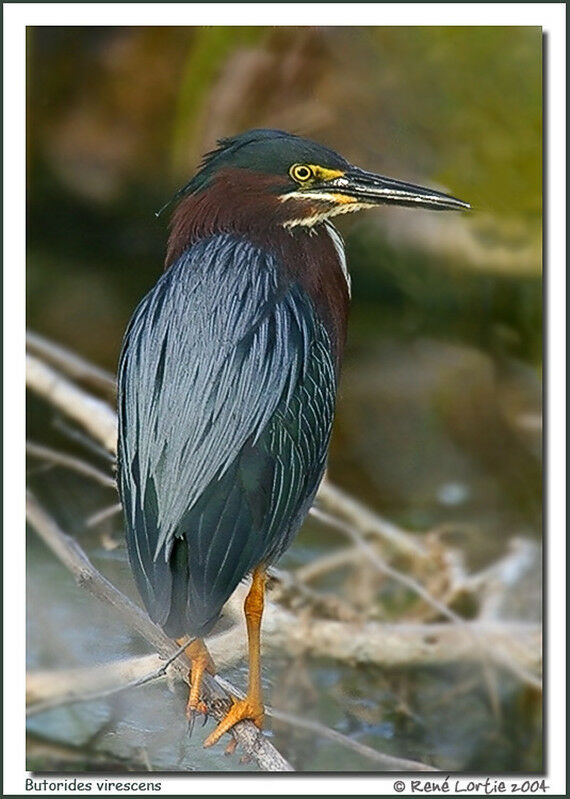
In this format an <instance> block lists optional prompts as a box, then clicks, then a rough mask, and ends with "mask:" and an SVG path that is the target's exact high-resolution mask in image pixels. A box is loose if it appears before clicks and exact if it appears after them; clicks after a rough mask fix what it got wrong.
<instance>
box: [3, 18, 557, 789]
mask: <svg viewBox="0 0 570 799" xmlns="http://www.w3.org/2000/svg"><path fill="white" fill-rule="evenodd" d="M3 11H4V121H5V129H4V170H5V171H4V232H5V240H4V265H5V270H4V389H5V394H4V401H5V404H4V436H5V439H4V440H5V449H4V501H5V506H4V635H5V648H4V652H5V663H4V699H5V705H4V708H5V711H4V794H5V795H9V796H13V795H19V794H23V793H24V792H25V778H26V771H25V707H24V703H25V658H24V655H25V644H24V641H25V617H24V607H25V604H24V589H25V582H24V580H25V577H24V567H25V550H24V543H25V542H24V518H25V513H24V508H25V491H24V485H25V451H24V440H25V422H24V409H25V374H24V352H25V263H26V261H25V156H26V148H25V141H26V137H25V26H26V25H133V24H136V25H203V24H210V25H215V24H219V21H220V20H221V19H223V21H224V24H225V25H236V26H239V25H244V24H252V23H253V24H256V25H266V24H270V25H292V24H300V25H313V24H316V25H319V24H321V23H322V19H323V12H324V11H326V19H327V25H348V26H355V25H366V26H368V25H383V26H386V25H407V24H409V23H410V20H413V24H414V25H513V24H514V25H537V26H542V27H543V29H544V32H545V33H546V35H547V41H548V46H547V49H546V63H545V75H546V78H547V85H546V87H545V88H546V94H545V110H546V112H547V117H546V124H545V134H546V136H545V148H546V151H547V153H548V158H547V159H546V164H547V167H548V173H547V174H546V175H545V187H546V196H545V209H546V215H545V223H546V224H545V240H546V242H547V244H548V248H547V250H546V255H547V268H548V271H547V276H548V281H547V285H546V288H547V296H546V300H547V307H548V317H547V331H548V337H547V343H548V348H549V350H548V370H547V378H548V380H547V391H548V394H547V400H548V401H547V407H546V410H547V415H548V428H547V429H548V445H547V449H546V454H547V461H546V467H547V475H548V484H547V490H546V497H545V499H546V506H547V520H548V546H547V550H546V551H547V563H546V569H547V574H548V581H547V583H546V586H545V588H546V592H547V609H548V617H547V625H546V632H547V638H546V640H547V642H548V656H547V660H546V663H547V688H548V690H547V693H546V699H547V703H546V708H545V710H546V722H547V724H546V728H545V736H546V743H547V745H546V750H545V751H546V755H547V775H546V777H545V780H546V783H547V784H548V786H549V790H548V791H547V795H565V793H566V785H565V757H566V737H565V716H564V714H565V706H566V701H565V700H566V693H565V678H566V661H565V635H564V632H565V629H566V616H565V606H564V602H563V598H564V596H565V562H566V557H565V555H566V552H565V547H566V540H565V530H566V524H565V518H566V514H565V490H566V467H565V438H566V436H565V430H566V423H565V408H566V393H565V363H566V336H565V333H566V325H565V322H566V316H565V311H566V304H565V298H566V274H565V268H564V265H565V263H566V258H565V251H566V248H565V218H566V209H565V197H566V193H565V185H566V184H565V175H566V169H565V142H566V131H565V97H566V92H565V74H566V65H565V5H564V3H548V4H542V3H400V4H392V3H355V4H350V3H326V4H321V3H283V4H275V3H219V4H215V3H212V4H203V3H166V4H160V3H133V4H130V3H92V4H81V3H77V4H75V3H45V4H37V3H30V4H17V3H8V4H4V6H3ZM444 776H445V775H444V774H442V775H441V780H440V779H439V775H438V778H437V779H438V781H440V782H441V781H443V777H444ZM426 778H427V777H426ZM426 778H423V779H426ZM53 779H54V780H55V779H56V777H55V776H54V778H53ZM60 779H61V778H60ZM82 779H83V778H82ZM84 779H86V780H88V779H90V778H89V777H88V776H86V777H85V778H84ZM143 779H148V781H155V780H159V781H160V782H161V783H162V786H163V788H162V791H161V793H163V794H171V795H177V794H187V793H188V792H191V793H192V794H203V795H219V794H225V793H226V792H227V791H228V789H229V790H230V791H231V793H233V794H236V795H242V794H247V795H265V794H272V793H273V794H278V795H291V794H317V795H339V794H340V795H342V794H344V793H346V792H347V791H348V792H350V793H351V794H357V795H378V794H382V793H383V794H385V795H391V794H395V793H396V791H395V789H394V784H395V782H396V780H395V778H394V776H390V775H387V776H383V775H380V776H377V775H372V776H370V775H365V776H362V777H358V778H354V776H352V777H350V782H349V781H348V780H349V778H348V777H343V775H342V774H330V775H328V774H323V775H322V776H319V777H307V776H302V775H299V776H289V777H284V776H281V777H280V776H279V775H255V776H252V777H242V776H239V777H238V778H236V779H232V780H231V782H229V779H228V775H227V774H225V775H224V776H219V777H218V776H202V775H199V774H191V775H189V776H188V777H185V776H183V777H180V776H167V777H165V776H163V775H160V776H159V777H153V775H152V774H149V775H148V778H146V777H145V778H143ZM230 779H231V777H230ZM431 779H433V775H432V776H431ZM477 779H478V780H481V777H478V778H477ZM506 779H507V783H508V784H510V783H512V782H513V781H516V782H517V783H518V784H521V783H522V782H523V781H524V778H523V777H521V778H517V779H516V780H514V778H506ZM121 780H122V781H125V782H127V781H133V782H137V781H138V782H140V781H141V778H140V777H137V778H130V777H125V778H124V779H123V778H121ZM404 780H405V783H406V794H403V793H400V794H399V795H409V794H408V790H409V789H410V778H409V777H408V778H404ZM468 781H469V780H468V779H467V778H464V779H463V778H462V782H463V784H464V790H465V786H466V783H467V782H468ZM93 782H95V779H93ZM450 783H451V787H452V790H451V792H450V795H454V793H453V786H454V785H455V777H454V776H452V777H451V779H450ZM33 792H34V791H32V793H33ZM467 792H468V793H469V795H474V794H476V793H483V792H484V791H483V789H481V790H479V791H472V790H468V789H467ZM39 793H41V794H43V793H44V792H43V791H41V792H39ZM59 793H61V794H64V793H65V791H60V792H59ZM89 793H90V794H91V795H94V794H95V795H97V791H96V790H91V791H90V792H89ZM123 793H128V792H126V791H125V792H123ZM148 793H150V792H148ZM507 793H508V794H510V793H511V791H510V790H509V791H508V792H507ZM155 795H156V794H155Z"/></svg>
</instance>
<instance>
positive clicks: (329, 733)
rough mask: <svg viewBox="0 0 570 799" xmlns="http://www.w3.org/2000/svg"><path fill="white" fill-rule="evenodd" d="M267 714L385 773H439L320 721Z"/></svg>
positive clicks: (271, 709) (268, 709)
mask: <svg viewBox="0 0 570 799" xmlns="http://www.w3.org/2000/svg"><path fill="white" fill-rule="evenodd" d="M219 682H220V684H221V685H223V686H224V687H229V683H226V680H224V679H222V678H219ZM243 695H244V694H243V692H242V691H240V692H239V696H240V697H243ZM265 713H266V714H267V715H268V716H271V718H274V719H275V720H276V721H281V722H282V723H283V724H288V725H290V726H291V727H296V728H299V729H303V730H308V731H309V732H312V733H314V734H315V735H318V736H320V737H321V738H328V739H329V740H330V741H334V742H335V743H337V744H339V745H340V746H343V747H344V748H345V749H352V751H353V752H357V753H358V754H359V755H362V756H363V757H366V758H367V759H368V760H372V761H374V762H375V763H378V765H379V766H381V767H382V769H383V770H385V771H438V769H436V768H434V767H433V766H428V765H426V764H425V763H420V762H419V761H418V760H408V759H407V758H403V757H394V756H392V755H386V754H384V753H383V752H379V751H378V750H377V749H373V748H372V747H371V746H366V745H365V744H361V743H360V742H359V741H355V740H354V739H353V738H349V737H348V736H347V735H343V734H342V733H341V732H337V731H336V730H333V729H331V728H330V727H326V726H325V725H324V724H320V723H319V722H318V721H311V720H310V719H304V718H302V717H301V716H297V715H296V714H294V713H287V712H286V711H284V710H276V709H275V708H274V707H266V708H265Z"/></svg>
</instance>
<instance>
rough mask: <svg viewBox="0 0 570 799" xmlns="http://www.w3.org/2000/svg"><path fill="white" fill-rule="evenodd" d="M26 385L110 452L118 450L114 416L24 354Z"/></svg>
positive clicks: (111, 410) (112, 412)
mask: <svg viewBox="0 0 570 799" xmlns="http://www.w3.org/2000/svg"><path fill="white" fill-rule="evenodd" d="M26 385H27V386H28V387H29V388H30V389H32V391H34V392H35V393H36V394H39V395H40V396H42V397H44V399H46V400H48V401H49V402H50V403H51V404H52V405H54V406H55V407H56V408H59V410H61V411H63V412H64V413H65V414H67V416H69V417H70V418H71V419H73V420H74V421H76V422H77V423H78V424H80V425H81V426H82V427H83V429H84V430H86V431H87V432H88V433H89V434H90V435H91V436H93V438H95V440H96V441H99V442H100V443H101V444H103V446H104V447H105V449H107V450H108V451H109V452H113V453H114V452H116V449H117V416H116V414H115V412H114V411H113V409H112V408H111V407H110V406H109V405H107V403H106V402H103V400H100V399H97V398H95V397H93V396H91V395H90V394H87V392H85V391H83V390H82V389H80V388H78V387H77V386H76V385H74V384H73V383H71V382H70V381H69V380H67V379H66V378H65V377H62V375H61V374H59V373H58V372H56V371H55V369H52V368H51V367H50V366H47V364H45V363H43V362H42V361H40V360H39V359H38V358H36V357H34V356H33V355H26Z"/></svg>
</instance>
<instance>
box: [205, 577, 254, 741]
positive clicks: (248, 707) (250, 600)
mask: <svg viewBox="0 0 570 799" xmlns="http://www.w3.org/2000/svg"><path fill="white" fill-rule="evenodd" d="M265 580H266V576H265V568H264V567H263V566H258V567H257V568H256V569H255V571H254V572H253V579H252V582H251V588H250V589H249V593H248V595H247V597H246V599H245V603H244V606H243V609H244V613H245V621H246V624H247V640H248V646H249V685H248V689H247V696H246V698H245V699H235V698H234V699H233V704H232V706H231V708H230V709H229V712H228V714H227V715H226V716H225V717H224V718H223V719H222V720H221V721H220V723H219V724H218V726H217V727H216V729H215V730H214V732H213V733H211V734H210V735H209V736H208V737H207V738H206V740H205V741H204V746H212V745H213V744H215V743H216V741H218V740H219V739H220V738H221V737H222V735H223V734H224V733H225V732H228V731H229V730H231V728H232V727H233V726H234V724H237V722H238V721H243V720H244V719H251V721H253V723H254V724H255V725H256V726H257V727H259V728H260V729H261V726H262V725H263V715H264V709H263V702H262V697H261V649H260V643H261V639H260V631H261V617H262V615H263V600H264V596H265Z"/></svg>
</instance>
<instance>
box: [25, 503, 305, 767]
mask: <svg viewBox="0 0 570 799" xmlns="http://www.w3.org/2000/svg"><path fill="white" fill-rule="evenodd" d="M26 515H27V518H28V521H29V522H30V524H31V525H32V527H33V528H34V529H35V530H36V532H37V533H38V535H40V537H41V538H42V539H43V541H44V542H45V543H46V544H47V546H48V547H49V548H50V549H51V550H52V552H53V553H54V554H55V555H56V557H58V558H59V560H60V561H61V562H62V563H63V565H64V566H65V567H66V568H67V569H69V571H70V572H72V574H73V575H74V576H75V579H76V581H77V583H78V585H80V586H83V587H85V588H87V589H88V590H89V591H90V592H91V593H92V594H94V595H95V596H96V597H98V598H99V599H101V600H103V601H104V602H107V603H108V604H109V605H111V606H112V607H113V608H114V610H115V611H116V612H117V613H118V615H119V616H120V617H121V619H122V620H123V621H124V622H125V623H126V624H127V625H129V626H130V627H132V628H134V629H135V630H136V631H137V632H138V633H140V635H142V636H143V637H144V638H146V640H147V641H148V642H149V643H150V644H151V645H152V646H153V647H154V648H155V649H157V651H158V652H160V654H162V655H164V656H166V657H169V656H171V655H173V654H174V653H175V652H176V651H177V647H175V646H174V644H173V643H172V641H171V640H170V639H169V638H168V637H167V636H166V635H165V634H164V633H163V631H162V630H161V629H160V628H159V627H157V626H156V625H155V624H153V622H152V621H151V620H150V619H149V618H148V616H147V615H146V614H145V613H143V611H142V610H141V609H140V608H138V607H137V606H136V605H135V604H134V603H133V602H131V601H130V599H128V598H127V597H126V596H124V594H122V593H121V592H120V591H119V590H118V589H117V588H115V586H113V585H112V584H111V583H110V582H109V581H108V580H107V579H106V578H105V577H103V575H102V574H100V572H98V571H97V569H95V567H94V566H93V565H92V563H91V561H90V560H89V558H88V557H87V556H86V555H85V553H84V552H83V550H82V549H81V547H80V546H79V545H78V544H77V542H76V541H74V540H73V539H72V538H70V537H69V536H68V535H67V534H66V533H64V532H63V531H62V530H61V529H60V528H59V526H58V525H57V524H56V522H55V521H54V520H53V519H52V518H51V516H49V514H48V513H46V511H45V510H44V509H43V508H42V507H41V506H40V505H39V503H38V502H37V500H36V499H35V498H34V497H33V496H32V495H31V494H29V493H28V495H27V501H26ZM171 669H172V670H173V671H174V672H175V673H176V674H177V675H179V676H181V677H182V679H184V680H185V681H186V682H188V668H187V667H186V668H185V667H184V665H183V664H182V663H180V661H175V662H174V663H173V664H172V666H171ZM202 688H203V694H204V698H205V700H206V704H207V705H208V708H209V711H210V712H211V714H212V715H213V716H214V717H215V718H216V719H218V720H219V719H221V718H222V717H223V716H224V714H225V712H226V710H227V706H228V696H227V695H226V694H225V692H222V691H221V690H220V688H219V686H218V684H217V683H216V681H215V679H214V678H213V677H211V676H210V675H208V674H205V675H204V679H203V682H202ZM233 733H234V735H235V737H236V738H237V740H238V743H240V744H241V745H242V747H243V748H244V750H245V751H246V753H247V754H248V755H249V756H250V757H252V758H253V759H254V760H255V761H256V762H257V763H258V765H259V766H260V768H262V769H264V770H266V771H292V770H293V768H292V766H291V764H290V763H288V762H287V761H286V760H285V758H284V757H283V756H282V755H281V754H280V753H279V752H278V751H277V750H276V749H275V747H274V746H273V745H272V744H271V742H270V741H269V740H267V738H265V737H264V736H263V735H261V734H260V733H259V730H258V729H257V727H255V725H254V724H252V723H251V722H250V721H243V722H239V724H236V725H235V727H234V728H233Z"/></svg>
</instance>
